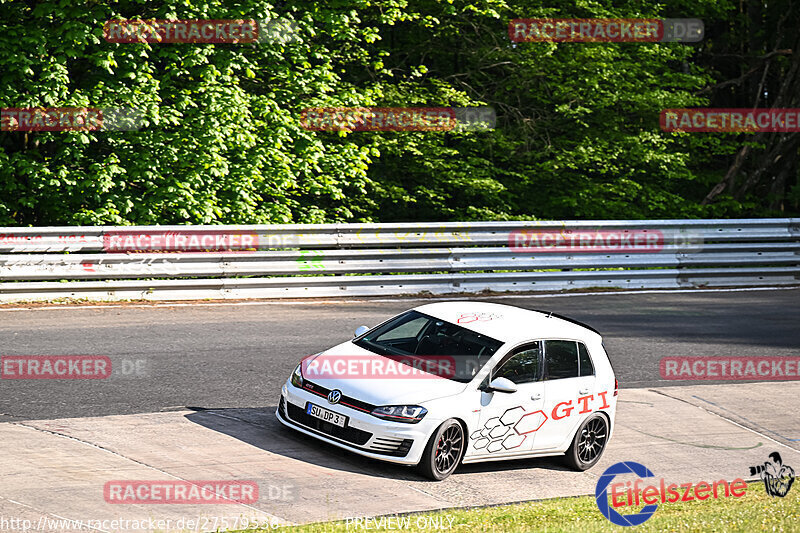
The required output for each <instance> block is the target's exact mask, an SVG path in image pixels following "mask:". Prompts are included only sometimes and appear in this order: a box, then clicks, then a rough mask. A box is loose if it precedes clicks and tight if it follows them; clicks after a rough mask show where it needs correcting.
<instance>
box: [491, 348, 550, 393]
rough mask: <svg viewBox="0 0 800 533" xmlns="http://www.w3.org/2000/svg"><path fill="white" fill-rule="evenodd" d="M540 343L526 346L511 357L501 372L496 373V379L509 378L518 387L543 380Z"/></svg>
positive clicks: (494, 376)
mask: <svg viewBox="0 0 800 533" xmlns="http://www.w3.org/2000/svg"><path fill="white" fill-rule="evenodd" d="M539 346H540V345H539V343H536V344H533V345H530V346H526V347H524V348H523V349H522V350H521V351H519V352H517V353H515V354H514V355H513V356H511V359H509V360H508V361H506V362H505V363H504V364H503V366H502V367H501V368H500V370H497V371H495V373H494V375H493V379H494V378H507V379H510V380H511V381H512V382H513V383H514V384H516V385H522V384H523V383H533V382H534V381H539V380H540V379H541V366H542V364H541V358H542V352H541V349H540V347H539Z"/></svg>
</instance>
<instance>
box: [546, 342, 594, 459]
mask: <svg viewBox="0 0 800 533" xmlns="http://www.w3.org/2000/svg"><path fill="white" fill-rule="evenodd" d="M543 375H544V378H543V379H544V396H545V405H544V410H545V413H546V414H547V417H548V420H547V421H546V422H545V423H544V424H543V425H542V428H541V429H540V430H539V431H538V432H537V435H536V444H535V446H534V450H535V451H544V450H551V449H561V448H564V447H565V446H568V445H569V442H568V441H567V439H568V437H569V436H570V435H571V434H572V432H573V431H575V429H577V427H578V425H579V424H580V423H581V422H583V421H584V420H586V418H587V417H588V416H590V414H591V412H592V411H595V410H597V408H598V407H599V405H600V403H598V402H600V401H601V400H600V399H599V398H597V397H596V395H595V376H594V367H593V366H592V362H591V359H590V358H589V354H588V352H587V350H586V346H585V345H584V344H583V343H582V342H579V341H574V340H546V341H544V368H543ZM565 442H566V444H565Z"/></svg>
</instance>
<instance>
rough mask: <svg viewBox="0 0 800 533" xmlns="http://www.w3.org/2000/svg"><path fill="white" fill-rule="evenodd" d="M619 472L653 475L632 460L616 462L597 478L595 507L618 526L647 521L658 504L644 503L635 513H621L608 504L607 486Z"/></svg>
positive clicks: (635, 524)
mask: <svg viewBox="0 0 800 533" xmlns="http://www.w3.org/2000/svg"><path fill="white" fill-rule="evenodd" d="M619 474H636V475H637V476H639V477H640V478H642V479H644V478H646V477H654V474H653V473H652V472H651V471H650V470H648V468H647V467H646V466H644V465H641V464H639V463H634V462H633V461H626V462H624V463H617V464H614V465H611V466H609V467H608V468H607V469H606V471H605V472H603V475H602V476H600V479H598V480H597V487H596V488H595V490H594V496H595V499H596V500H597V507H598V508H599V509H600V512H601V513H603V516H605V517H606V518H608V519H609V520H610V521H611V522H612V523H614V524H616V525H618V526H638V525H639V524H644V523H645V522H647V521H648V520H649V519H650V517H651V516H653V513H655V512H656V509H658V505H655V504H653V505H645V506H644V507H642V509H641V510H640V511H639V512H638V513H636V514H628V515H621V514H619V513H618V512H616V511H615V510H614V509H612V508H611V507H610V506H609V505H608V486H609V485H610V484H611V482H612V481H613V480H614V478H615V477H616V476H618V475H619Z"/></svg>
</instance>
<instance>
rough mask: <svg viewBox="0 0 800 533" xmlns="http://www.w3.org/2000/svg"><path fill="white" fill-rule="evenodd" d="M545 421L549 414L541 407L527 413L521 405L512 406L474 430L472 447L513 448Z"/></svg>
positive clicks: (487, 448) (479, 448)
mask: <svg viewBox="0 0 800 533" xmlns="http://www.w3.org/2000/svg"><path fill="white" fill-rule="evenodd" d="M545 422H547V415H546V414H544V411H542V410H541V409H538V410H536V411H531V412H530V413H526V412H525V408H524V407H522V406H521V405H518V406H516V407H511V408H509V409H506V411H505V412H504V413H503V414H502V415H501V416H496V417H493V418H490V419H488V420H487V421H486V422H485V423H484V424H483V426H482V427H481V428H479V429H476V430H475V431H473V432H472V434H471V435H470V440H471V441H472V447H473V448H474V449H476V450H483V449H486V451H488V452H489V453H494V452H499V451H503V450H513V449H514V448H518V447H520V446H521V445H522V443H523V442H525V439H526V437H527V436H528V435H529V434H530V433H534V432H536V431H538V430H539V429H541V427H542V426H543V425H544V423H545Z"/></svg>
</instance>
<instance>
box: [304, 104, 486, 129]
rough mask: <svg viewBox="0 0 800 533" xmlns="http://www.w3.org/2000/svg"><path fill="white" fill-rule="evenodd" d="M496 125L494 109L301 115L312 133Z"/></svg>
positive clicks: (345, 110)
mask: <svg viewBox="0 0 800 533" xmlns="http://www.w3.org/2000/svg"><path fill="white" fill-rule="evenodd" d="M496 122H497V119H496V115H495V112H494V109H493V108H491V107H316V108H307V109H304V110H303V111H302V113H301V114H300V124H301V125H302V126H303V128H305V129H307V130H312V131H475V130H489V129H494V127H495V124H496Z"/></svg>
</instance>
